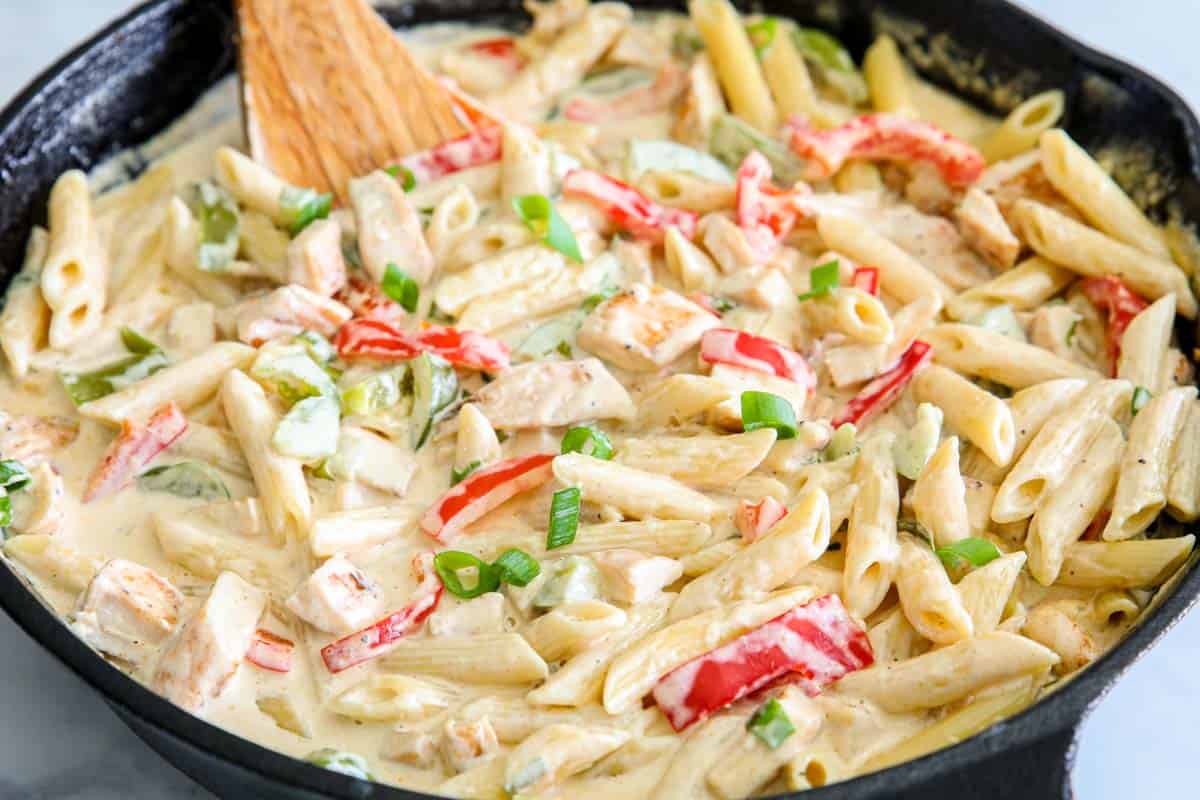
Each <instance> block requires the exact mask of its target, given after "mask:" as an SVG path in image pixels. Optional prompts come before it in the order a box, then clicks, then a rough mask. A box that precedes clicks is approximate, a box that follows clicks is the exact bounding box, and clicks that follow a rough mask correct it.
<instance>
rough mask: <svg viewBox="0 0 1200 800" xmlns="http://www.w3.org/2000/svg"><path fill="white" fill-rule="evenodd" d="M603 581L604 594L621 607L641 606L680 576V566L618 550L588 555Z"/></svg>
mask: <svg viewBox="0 0 1200 800" xmlns="http://www.w3.org/2000/svg"><path fill="white" fill-rule="evenodd" d="M592 561H593V562H594V563H595V564H596V566H597V567H598V568H599V570H600V576H601V577H602V578H603V580H604V592H605V594H606V595H607V596H608V597H610V598H611V599H612V600H614V601H616V602H618V603H621V604H622V605H627V606H633V605H637V604H639V603H645V602H648V601H649V600H651V599H653V598H655V597H657V596H658V594H659V593H660V592H662V590H663V589H664V588H665V587H667V586H670V585H671V584H672V583H674V582H675V581H677V580H679V578H680V577H681V576H682V575H683V565H682V564H680V563H679V562H678V561H676V560H675V559H673V558H667V557H666V556H652V555H649V554H648V553H643V552H640V551H638V550H630V549H626V548H618V549H616V550H604V551H602V552H599V553H596V554H594V555H593V556H592Z"/></svg>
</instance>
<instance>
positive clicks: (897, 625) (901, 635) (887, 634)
mask: <svg viewBox="0 0 1200 800" xmlns="http://www.w3.org/2000/svg"><path fill="white" fill-rule="evenodd" d="M867 639H868V640H869V641H870V642H871V649H872V650H873V651H874V652H875V663H876V664H887V663H890V662H892V661H904V660H906V659H909V658H912V657H913V656H915V655H917V654H918V653H920V652H921V650H923V649H924V648H925V646H926V645H925V637H923V636H922V635H921V634H920V633H918V632H917V629H916V628H914V627H913V626H912V623H911V622H909V621H908V617H906V616H905V615H904V610H903V609H902V608H901V607H900V606H899V605H897V606H894V607H893V608H892V610H891V611H889V612H887V613H886V614H884V616H883V618H882V619H881V620H879V621H878V622H876V623H875V624H874V625H872V626H871V629H870V630H869V631H867Z"/></svg>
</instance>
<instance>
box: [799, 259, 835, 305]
mask: <svg viewBox="0 0 1200 800" xmlns="http://www.w3.org/2000/svg"><path fill="white" fill-rule="evenodd" d="M841 279H842V275H841V270H840V268H839V267H838V262H837V261H826V262H825V263H824V264H820V265H818V266H815V267H813V269H812V272H810V273H809V274H808V285H809V290H808V291H807V292H805V293H804V294H802V295H799V297H798V298H797V299H799V300H800V301H801V302H803V301H805V300H812V299H813V298H814V297H822V296H824V295H827V294H829V293H830V292H832V291H833V290H834V289H836V288H837V287H838V284H839V283H840V282H841Z"/></svg>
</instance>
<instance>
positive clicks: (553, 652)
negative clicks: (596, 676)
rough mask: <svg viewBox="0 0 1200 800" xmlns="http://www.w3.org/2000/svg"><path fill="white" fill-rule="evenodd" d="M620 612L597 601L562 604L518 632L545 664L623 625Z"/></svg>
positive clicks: (576, 653) (571, 653) (622, 616)
mask: <svg viewBox="0 0 1200 800" xmlns="http://www.w3.org/2000/svg"><path fill="white" fill-rule="evenodd" d="M626 621H627V617H626V614H625V612H624V611H622V610H621V609H619V608H617V607H616V606H614V605H610V604H608V603H604V602H601V601H599V600H581V601H578V602H573V603H563V604H561V605H559V606H556V607H555V608H553V609H551V610H550V611H548V612H546V613H545V614H543V615H542V616H540V617H537V618H535V619H534V620H533V621H532V622H530V623H529V624H528V625H526V626H525V627H524V628H523V629H522V630H521V635H522V636H524V637H525V641H527V642H529V646H530V647H532V648H533V649H534V650H535V651H537V654H538V655H539V656H541V657H542V658H544V659H545V660H546V661H548V662H554V661H561V660H562V659H567V658H572V657H573V656H576V655H579V653H581V652H583V651H584V650H587V649H588V648H589V647H590V646H591V645H592V644H594V643H595V642H596V641H598V640H600V639H602V638H604V637H605V636H606V635H608V634H611V633H613V632H614V631H616V630H619V629H620V628H623V627H624V626H625V623H626Z"/></svg>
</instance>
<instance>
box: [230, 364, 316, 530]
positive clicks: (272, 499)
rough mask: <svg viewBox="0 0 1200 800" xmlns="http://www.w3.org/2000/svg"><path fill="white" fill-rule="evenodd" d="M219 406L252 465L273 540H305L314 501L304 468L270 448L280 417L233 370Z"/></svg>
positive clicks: (249, 381)
mask: <svg viewBox="0 0 1200 800" xmlns="http://www.w3.org/2000/svg"><path fill="white" fill-rule="evenodd" d="M221 405H222V407H223V408H224V410H225V417H226V418H227V419H228V420H229V426H230V427H231V428H232V429H233V432H234V434H235V435H236V436H237V438H238V443H239V444H241V446H242V455H244V456H245V458H246V463H247V464H249V465H250V472H251V473H252V474H253V475H254V485H255V486H256V487H257V488H258V496H259V499H260V500H261V501H262V504H263V508H264V509H265V511H266V514H267V520H268V521H269V522H270V524H271V530H272V531H273V532H274V534H275V537H276V539H277V540H278V541H286V540H287V538H288V537H289V535H291V536H296V537H303V536H307V535H308V529H309V526H310V525H311V522H312V498H311V497H310V496H309V494H308V484H307V483H306V482H305V480H304V467H303V465H302V464H301V463H300V462H299V461H298V460H296V459H294V458H288V457H286V456H281V455H279V454H278V453H276V452H275V449H274V447H273V446H272V444H271V439H272V437H273V436H274V434H275V428H276V426H277V425H278V424H279V419H280V414H279V412H278V411H276V410H275V408H274V407H273V406H272V405H271V401H270V400H269V399H268V398H267V395H266V393H265V392H264V391H263V388H262V387H261V386H259V385H258V384H257V383H255V382H254V381H253V380H252V379H251V378H250V377H249V376H248V375H246V373H244V372H242V371H241V370H237V369H234V370H230V371H229V372H228V374H227V375H226V376H225V379H224V381H223V383H222V385H221Z"/></svg>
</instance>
